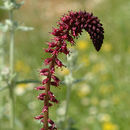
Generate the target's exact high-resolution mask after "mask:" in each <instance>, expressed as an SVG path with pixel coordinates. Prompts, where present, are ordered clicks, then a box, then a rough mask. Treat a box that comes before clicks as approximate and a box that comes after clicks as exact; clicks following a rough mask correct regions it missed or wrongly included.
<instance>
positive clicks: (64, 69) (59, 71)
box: [56, 67, 70, 76]
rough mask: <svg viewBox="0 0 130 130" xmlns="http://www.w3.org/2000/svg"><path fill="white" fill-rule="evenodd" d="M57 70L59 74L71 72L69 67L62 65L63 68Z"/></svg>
mask: <svg viewBox="0 0 130 130" xmlns="http://www.w3.org/2000/svg"><path fill="white" fill-rule="evenodd" d="M56 72H57V73H58V74H59V75H62V76H64V75H68V74H69V73H70V71H69V69H68V68H66V67H62V68H61V69H57V70H56Z"/></svg>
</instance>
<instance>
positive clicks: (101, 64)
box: [92, 63, 105, 73]
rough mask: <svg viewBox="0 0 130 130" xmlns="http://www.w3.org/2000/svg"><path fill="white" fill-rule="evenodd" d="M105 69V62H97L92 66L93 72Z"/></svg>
mask: <svg viewBox="0 0 130 130" xmlns="http://www.w3.org/2000/svg"><path fill="white" fill-rule="evenodd" d="M104 70H105V65H104V64H103V63H98V64H95V65H93V67H92V72H93V73H98V72H100V71H104Z"/></svg>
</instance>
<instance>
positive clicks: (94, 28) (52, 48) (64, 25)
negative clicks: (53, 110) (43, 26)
mask: <svg viewBox="0 0 130 130" xmlns="http://www.w3.org/2000/svg"><path fill="white" fill-rule="evenodd" d="M57 23H58V27H57V28H53V29H52V32H51V33H50V34H52V35H53V36H54V38H53V39H52V40H51V41H50V42H48V48H47V49H45V52H46V53H50V54H51V57H49V58H46V59H45V61H44V65H49V68H45V69H42V70H41V71H40V75H43V76H46V78H45V79H44V80H43V81H42V84H43V85H44V86H45V87H44V86H39V87H37V88H36V90H43V91H44V93H41V94H39V96H38V99H40V100H43V101H44V107H43V109H42V113H43V115H40V116H37V117H36V118H35V119H41V122H43V124H44V125H43V128H41V130H57V128H56V125H55V123H54V122H53V121H52V120H50V119H49V107H51V106H53V104H51V103H50V102H54V103H58V100H57V99H56V98H55V96H54V94H53V93H52V92H51V91H50V87H51V85H52V86H55V87H58V86H59V82H60V80H59V78H58V77H56V76H55V75H54V73H55V67H62V66H64V65H63V63H62V61H60V60H59V58H58V55H59V54H60V53H63V54H65V55H68V54H69V53H70V52H69V50H68V48H67V42H69V43H70V44H71V45H74V44H75V41H74V39H75V38H78V37H79V36H80V35H81V34H82V31H83V29H84V30H85V31H87V32H88V33H89V35H90V38H91V40H92V43H93V45H94V47H95V49H96V50H97V51H99V50H100V48H101V46H102V43H103V39H104V29H103V26H102V24H101V23H100V20H99V19H98V17H95V16H93V14H92V13H88V12H86V11H76V12H74V11H69V12H68V14H65V15H63V17H61V18H60V21H58V22H57Z"/></svg>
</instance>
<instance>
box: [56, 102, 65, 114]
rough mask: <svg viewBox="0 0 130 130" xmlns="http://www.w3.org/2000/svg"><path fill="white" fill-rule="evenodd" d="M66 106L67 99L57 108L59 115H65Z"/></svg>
mask: <svg viewBox="0 0 130 130" xmlns="http://www.w3.org/2000/svg"><path fill="white" fill-rule="evenodd" d="M65 107H66V101H63V102H62V103H61V104H60V107H59V108H58V109H57V115H58V116H63V115H65Z"/></svg>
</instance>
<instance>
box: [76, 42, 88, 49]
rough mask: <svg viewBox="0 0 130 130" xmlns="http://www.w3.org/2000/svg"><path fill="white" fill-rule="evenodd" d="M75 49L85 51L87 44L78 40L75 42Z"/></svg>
mask: <svg viewBox="0 0 130 130" xmlns="http://www.w3.org/2000/svg"><path fill="white" fill-rule="evenodd" d="M77 48H78V49H79V50H86V49H88V48H89V43H88V42H87V41H85V40H80V41H78V42H77Z"/></svg>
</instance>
